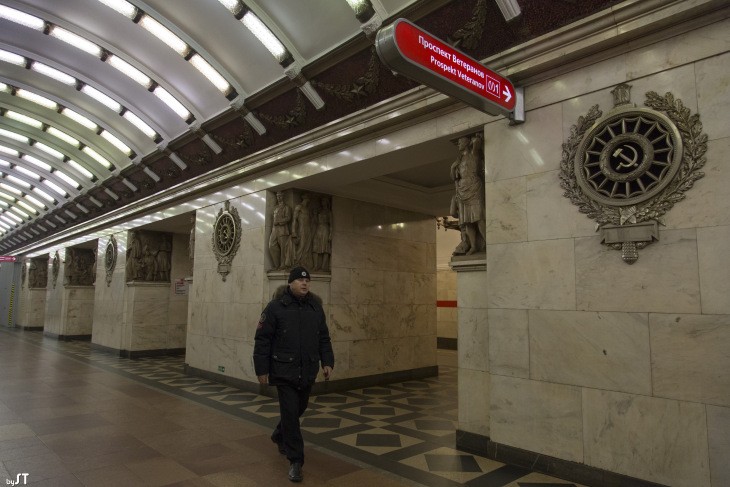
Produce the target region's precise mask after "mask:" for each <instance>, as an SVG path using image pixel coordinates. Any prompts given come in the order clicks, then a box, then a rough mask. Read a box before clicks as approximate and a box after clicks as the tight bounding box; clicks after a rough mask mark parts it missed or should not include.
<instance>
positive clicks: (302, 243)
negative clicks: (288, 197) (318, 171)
mask: <svg viewBox="0 0 730 487" xmlns="http://www.w3.org/2000/svg"><path fill="white" fill-rule="evenodd" d="M291 238H292V244H293V246H294V261H293V262H292V264H296V265H298V266H301V267H308V268H311V267H312V209H311V208H310V207H309V195H308V194H306V193H305V194H303V195H302V202H301V203H299V204H298V205H297V206H296V207H295V208H294V217H293V218H292V233H291Z"/></svg>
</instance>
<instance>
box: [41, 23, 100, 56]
mask: <svg viewBox="0 0 730 487" xmlns="http://www.w3.org/2000/svg"><path fill="white" fill-rule="evenodd" d="M48 35H49V36H51V37H55V38H56V39H59V40H61V41H63V42H66V43H68V44H71V45H72V46H73V47H75V48H76V49H81V50H82V51H84V52H87V53H89V54H91V55H92V56H96V57H98V58H100V57H101V53H102V50H101V47H99V46H97V45H96V44H94V43H93V42H91V41H90V40H88V39H85V38H84V37H81V36H80V35H78V34H75V33H73V32H71V31H70V30H66V29H64V28H63V27H59V26H57V25H54V26H53V27H51V30H50V31H49V32H48Z"/></svg>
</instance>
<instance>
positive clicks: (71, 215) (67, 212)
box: [63, 210, 76, 220]
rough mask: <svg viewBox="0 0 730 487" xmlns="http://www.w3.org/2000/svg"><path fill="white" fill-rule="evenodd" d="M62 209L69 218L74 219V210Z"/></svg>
mask: <svg viewBox="0 0 730 487" xmlns="http://www.w3.org/2000/svg"><path fill="white" fill-rule="evenodd" d="M63 211H64V212H65V213H66V214H67V215H68V216H70V217H71V218H73V219H74V220H75V219H76V213H74V212H72V211H70V210H63Z"/></svg>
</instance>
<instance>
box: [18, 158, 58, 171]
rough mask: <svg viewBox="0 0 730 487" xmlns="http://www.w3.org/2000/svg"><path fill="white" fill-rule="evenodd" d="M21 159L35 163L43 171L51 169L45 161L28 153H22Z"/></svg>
mask: <svg viewBox="0 0 730 487" xmlns="http://www.w3.org/2000/svg"><path fill="white" fill-rule="evenodd" d="M22 159H23V160H25V161H28V162H30V163H31V164H35V165H36V166H38V167H40V168H41V169H43V170H45V171H49V172H50V171H51V170H52V169H53V168H52V167H51V165H50V164H46V163H45V162H43V161H41V160H40V159H36V158H35V157H33V156H29V155H28V154H23V157H22Z"/></svg>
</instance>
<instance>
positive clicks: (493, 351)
mask: <svg viewBox="0 0 730 487" xmlns="http://www.w3.org/2000/svg"><path fill="white" fill-rule="evenodd" d="M527 316H528V311H527V310H524V309H490V310H488V312H487V324H488V326H489V370H490V372H491V373H492V374H496V375H507V376H510V377H522V378H523V379H527V378H529V377H530V341H529V327H528V318H527ZM465 339H468V337H465Z"/></svg>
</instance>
